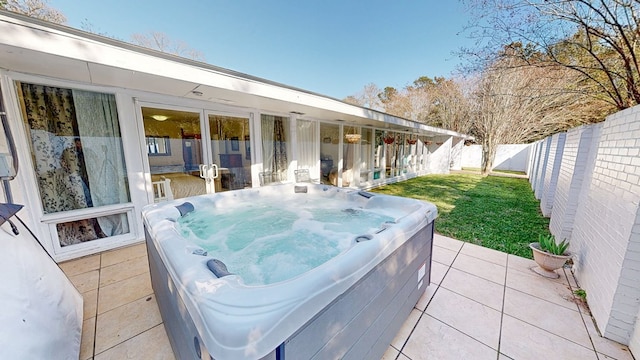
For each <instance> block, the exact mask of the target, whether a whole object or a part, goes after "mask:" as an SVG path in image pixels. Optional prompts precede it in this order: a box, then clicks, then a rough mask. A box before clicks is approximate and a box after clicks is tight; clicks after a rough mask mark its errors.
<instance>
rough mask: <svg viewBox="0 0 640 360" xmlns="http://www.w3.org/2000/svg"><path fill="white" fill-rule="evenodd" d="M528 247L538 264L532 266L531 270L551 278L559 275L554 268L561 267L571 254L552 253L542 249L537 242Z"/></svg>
mask: <svg viewBox="0 0 640 360" xmlns="http://www.w3.org/2000/svg"><path fill="white" fill-rule="evenodd" d="M529 247H530V248H531V250H532V251H533V260H535V262H536V264H538V266H536V267H534V268H533V271H535V272H536V273H538V274H540V275H542V276H544V277H548V278H551V279H557V278H559V277H560V275H558V273H556V270H557V269H560V268H561V267H563V266H564V264H565V263H566V262H567V260H569V259H570V258H571V254H569V253H565V255H553V254H550V253H548V252H546V251H542V250H540V245H539V244H538V243H537V242H536V243H531V244H529Z"/></svg>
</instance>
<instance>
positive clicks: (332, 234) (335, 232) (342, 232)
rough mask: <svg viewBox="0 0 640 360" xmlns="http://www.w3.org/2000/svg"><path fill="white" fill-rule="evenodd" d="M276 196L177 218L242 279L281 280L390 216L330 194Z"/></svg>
mask: <svg viewBox="0 0 640 360" xmlns="http://www.w3.org/2000/svg"><path fill="white" fill-rule="evenodd" d="M276 200H277V199H265V200H261V201H259V202H251V203H246V202H244V203H241V204H238V205H237V206H233V207H232V208H231V207H227V208H214V207H211V208H201V209H197V210H196V211H194V212H192V213H189V214H187V215H185V216H184V217H182V218H180V219H179V221H178V225H177V226H178V230H179V231H180V232H181V234H182V235H183V236H185V237H187V238H189V239H190V240H191V241H193V242H194V243H195V244H197V245H198V246H201V247H202V248H203V249H205V250H206V251H207V252H208V254H209V255H210V256H212V257H214V258H216V259H219V260H222V261H223V262H224V263H225V264H226V265H227V268H228V270H229V271H230V272H232V273H234V274H238V275H239V276H240V277H242V279H243V281H244V283H245V284H246V285H266V284H272V283H276V282H280V281H284V280H287V279H290V278H292V277H295V276H297V275H300V274H302V273H304V272H306V271H308V270H311V269H313V268H315V267H317V266H319V265H321V264H323V263H325V262H327V261H328V260H330V259H331V258H333V257H334V256H336V255H338V254H340V253H341V252H343V251H345V250H346V249H348V248H349V247H350V246H351V245H352V243H353V240H354V238H355V237H357V236H359V235H363V234H373V233H374V232H375V231H377V230H379V229H380V226H381V225H382V224H383V223H385V222H388V221H394V218H393V217H391V216H389V215H387V214H382V213H380V212H372V211H369V210H365V209H359V208H350V207H348V206H350V205H353V204H349V203H345V202H344V201H340V200H334V199H326V198H325V199H322V201H321V202H319V201H318V200H317V199H315V201H314V199H305V201H300V202H291V201H290V202H287V203H286V204H281V205H278V204H274V203H275V201H276Z"/></svg>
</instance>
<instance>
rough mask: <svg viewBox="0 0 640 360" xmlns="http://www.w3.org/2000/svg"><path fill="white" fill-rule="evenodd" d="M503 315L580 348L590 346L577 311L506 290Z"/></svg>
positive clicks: (509, 289)
mask: <svg viewBox="0 0 640 360" xmlns="http://www.w3.org/2000/svg"><path fill="white" fill-rule="evenodd" d="M504 313H505V314H507V315H510V316H512V317H514V318H517V319H520V320H522V321H525V322H527V323H528V324H531V325H533V326H536V327H538V328H540V329H542V330H545V331H548V332H551V333H553V334H555V335H557V336H560V337H563V338H565V339H568V340H571V341H573V342H575V343H578V344H580V345H582V346H585V347H591V346H592V345H591V341H590V340H589V335H588V334H587V329H586V328H585V326H584V323H583V321H582V316H581V315H580V312H579V311H578V310H577V309H576V310H571V309H567V308H566V307H563V306H560V305H557V304H555V303H552V302H550V301H546V300H542V299H540V298H537V297H535V296H531V295H529V294H525V293H523V292H520V291H517V290H513V289H511V288H507V290H506V292H505V297H504Z"/></svg>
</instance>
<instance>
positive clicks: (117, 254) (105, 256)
mask: <svg viewBox="0 0 640 360" xmlns="http://www.w3.org/2000/svg"><path fill="white" fill-rule="evenodd" d="M101 256H102V259H101V261H102V267H105V266H110V265H114V264H118V263H121V262H123V261H126V260H129V259H133V258H137V257H140V256H147V246H146V244H145V243H140V244H137V245H131V246H126V247H123V248H119V249H115V250H111V251H107V252H103V253H102V254H101Z"/></svg>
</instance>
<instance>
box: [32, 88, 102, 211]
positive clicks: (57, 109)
mask: <svg viewBox="0 0 640 360" xmlns="http://www.w3.org/2000/svg"><path fill="white" fill-rule="evenodd" d="M22 94H23V99H24V107H25V113H26V120H27V124H28V125H29V128H30V135H31V144H32V151H33V152H32V153H33V157H34V160H35V170H36V174H37V177H38V186H39V188H40V196H41V198H42V207H43V209H44V212H45V214H49V213H55V212H59V211H67V210H75V209H84V208H86V207H87V206H88V204H89V203H91V199H90V197H88V196H87V194H88V191H86V189H85V187H86V185H85V184H83V177H84V176H86V173H85V172H84V169H83V166H82V164H83V163H84V157H83V155H82V154H81V153H80V152H79V151H78V149H77V148H76V139H77V137H78V128H77V123H76V122H75V118H76V115H75V109H74V106H73V95H72V93H71V91H70V90H67V89H60V88H54V87H48V86H42V85H32V84H22Z"/></svg>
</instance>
